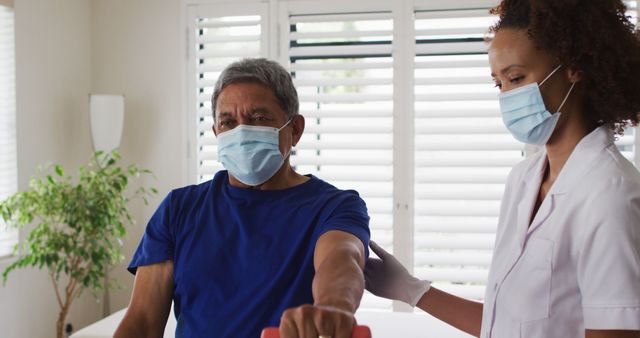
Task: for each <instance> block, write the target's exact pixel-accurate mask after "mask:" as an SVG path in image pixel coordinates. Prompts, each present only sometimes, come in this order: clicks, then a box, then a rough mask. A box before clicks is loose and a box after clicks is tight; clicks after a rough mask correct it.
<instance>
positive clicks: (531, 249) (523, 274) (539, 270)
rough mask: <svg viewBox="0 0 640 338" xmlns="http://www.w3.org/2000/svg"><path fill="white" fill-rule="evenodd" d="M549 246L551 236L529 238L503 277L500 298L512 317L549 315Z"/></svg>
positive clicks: (537, 318) (524, 317)
mask: <svg viewBox="0 0 640 338" xmlns="http://www.w3.org/2000/svg"><path fill="white" fill-rule="evenodd" d="M553 247H554V243H553V241H551V240H547V239H540V238H530V239H529V240H528V241H527V244H526V247H525V249H524V253H523V254H522V256H521V257H520V259H519V260H518V262H517V263H516V266H515V267H514V268H513V270H512V271H511V272H510V273H509V275H508V276H507V278H506V279H505V281H504V284H503V288H502V290H501V297H500V298H502V299H503V301H502V303H503V305H504V306H506V307H507V309H508V311H509V313H510V314H511V315H512V316H513V319H515V320H516V321H520V322H528V321H533V320H539V319H544V318H548V317H549V307H550V297H551V272H552V263H551V262H552V257H553Z"/></svg>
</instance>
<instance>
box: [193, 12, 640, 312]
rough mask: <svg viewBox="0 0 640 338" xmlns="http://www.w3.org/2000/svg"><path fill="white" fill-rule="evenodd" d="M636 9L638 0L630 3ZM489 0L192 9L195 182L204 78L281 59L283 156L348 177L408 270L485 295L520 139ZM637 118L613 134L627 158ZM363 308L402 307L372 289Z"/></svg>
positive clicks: (202, 150) (206, 159)
mask: <svg viewBox="0 0 640 338" xmlns="http://www.w3.org/2000/svg"><path fill="white" fill-rule="evenodd" d="M628 3H629V5H630V10H631V11H630V15H632V16H634V18H636V17H637V16H636V14H635V13H636V12H635V11H636V7H637V2H635V1H633V2H628ZM493 5H495V1H488V0H466V1H460V2H444V1H427V0H414V1H397V2H390V1H389V2H387V1H351V2H344V1H326V2H323V3H319V2H317V1H304V0H297V1H287V0H280V1H272V2H270V3H269V4H265V3H262V2H257V1H256V2H255V3H252V2H246V3H241V4H234V3H231V2H229V3H224V4H220V3H219V4H217V5H197V6H193V7H190V8H189V32H190V43H189V55H190V57H189V60H190V61H189V62H190V64H189V67H190V68H189V100H190V102H189V104H190V111H191V112H192V114H191V115H190V116H191V117H190V119H191V120H190V121H191V122H190V126H191V131H192V132H190V135H192V139H191V140H190V142H191V144H192V145H196V146H190V151H191V153H190V156H191V157H190V162H189V163H190V165H191V170H190V173H191V175H192V181H194V182H201V181H204V180H207V179H209V178H210V177H211V176H212V175H213V174H214V173H215V172H216V171H217V170H219V169H221V165H220V164H219V163H218V162H217V154H216V147H215V138H214V137H213V134H212V133H211V131H210V130H211V123H212V118H211V107H210V103H209V100H210V98H211V93H212V86H213V84H214V82H215V80H216V78H217V76H218V75H219V72H220V70H221V69H222V68H224V66H226V65H227V64H229V63H230V62H232V61H234V60H236V59H238V58H239V57H243V56H264V57H270V58H272V59H276V60H278V61H279V62H280V63H281V64H283V65H284V66H285V67H286V68H287V69H289V70H290V72H291V74H292V77H293V78H294V83H295V85H296V87H297V89H298V93H299V97H300V111H301V114H302V115H304V116H305V117H306V122H307V127H306V130H305V134H304V136H303V138H302V140H301V142H300V143H299V145H298V146H297V147H296V149H294V153H293V155H292V159H291V163H292V165H294V166H295V167H296V169H297V170H298V171H299V172H301V173H303V174H309V173H310V174H314V175H317V176H319V177H320V178H323V179H325V180H327V181H329V182H330V183H332V184H334V185H336V186H337V187H339V188H344V189H356V190H358V191H359V192H360V194H361V196H362V197H363V199H364V200H365V201H366V203H367V206H368V208H369V211H370V214H371V229H372V238H373V239H375V240H376V241H378V242H379V243H380V244H381V245H382V246H384V247H385V248H387V249H389V250H391V251H392V252H393V253H394V254H395V255H396V257H398V258H399V259H400V260H401V261H402V262H403V263H404V264H405V266H407V267H408V268H409V269H410V270H413V272H414V273H415V274H416V275H418V276H420V277H423V278H426V279H431V280H433V281H434V284H435V285H437V286H438V287H440V288H442V289H444V290H448V291H450V292H452V293H454V294H457V295H461V296H464V297H469V298H473V299H478V300H481V299H482V297H483V295H484V284H485V281H486V278H487V274H488V268H489V264H490V262H491V253H492V249H493V242H494V237H495V231H496V226H497V218H498V212H499V205H500V200H501V197H502V193H503V190H504V185H505V183H506V182H505V181H506V177H507V175H508V173H509V171H510V170H511V168H512V167H513V166H514V165H515V164H516V163H518V162H519V161H521V160H522V159H523V158H524V156H525V149H524V146H523V145H522V144H521V143H518V142H517V141H515V140H514V139H513V137H511V136H510V134H509V133H508V131H507V130H506V128H505V127H504V125H503V123H502V119H501V117H500V112H499V105H498V101H497V90H496V89H494V88H493V86H492V82H491V79H490V76H489V74H490V70H489V65H488V60H487V56H486V49H487V45H486V44H485V43H484V42H483V39H484V36H485V34H486V33H487V29H488V27H489V26H490V25H491V24H492V23H493V22H494V20H495V19H496V18H495V17H491V16H489V14H488V9H489V8H490V7H491V6H493ZM636 132H637V131H636V130H635V129H630V130H629V132H628V133H627V134H626V135H625V136H624V137H622V138H620V140H618V145H619V146H620V148H621V149H622V151H623V153H624V154H625V156H627V157H628V158H630V159H632V160H635V161H636V164H637V163H638V161H639V160H640V156H637V155H636V152H637V149H638V146H637V144H638V142H640V139H637V138H636V137H635V134H636ZM361 307H362V308H367V309H384V310H391V309H396V310H405V309H406V308H403V307H402V306H398V305H397V304H392V302H390V301H386V300H383V299H380V298H377V297H373V296H371V295H365V297H364V298H363V301H362V304H361Z"/></svg>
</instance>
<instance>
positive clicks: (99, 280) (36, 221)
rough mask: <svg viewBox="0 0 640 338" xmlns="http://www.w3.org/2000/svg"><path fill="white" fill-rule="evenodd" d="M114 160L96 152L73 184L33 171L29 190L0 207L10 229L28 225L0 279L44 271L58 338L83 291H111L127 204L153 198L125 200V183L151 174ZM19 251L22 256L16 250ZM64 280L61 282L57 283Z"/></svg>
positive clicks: (60, 173)
mask: <svg viewBox="0 0 640 338" xmlns="http://www.w3.org/2000/svg"><path fill="white" fill-rule="evenodd" d="M119 160H120V155H119V153H118V152H116V151H114V152H112V153H110V154H106V153H103V152H96V153H95V154H94V155H93V156H92V157H91V160H90V162H89V164H88V165H86V166H84V165H83V166H81V167H80V169H79V175H78V178H77V180H74V179H73V178H72V177H71V176H69V175H67V174H66V173H65V171H64V169H63V168H62V167H61V166H59V165H50V166H48V167H46V168H41V169H39V172H38V175H36V177H34V178H33V179H32V180H31V182H30V185H29V190H28V191H24V192H18V193H16V194H14V195H12V196H10V197H9V198H7V199H6V200H4V201H2V202H0V215H1V216H2V218H3V219H4V221H5V222H6V225H7V226H8V227H10V228H17V229H20V228H23V227H25V226H27V225H32V224H33V225H34V228H33V230H31V231H30V232H29V233H28V234H26V236H25V238H24V240H23V243H22V245H16V248H15V252H16V254H17V255H16V260H15V261H14V262H13V263H12V264H11V265H9V266H8V267H7V268H6V269H5V270H4V272H3V273H2V277H3V281H4V283H6V281H7V277H8V275H9V273H11V272H12V271H13V270H15V269H19V268H24V267H28V266H31V267H37V268H39V269H42V268H46V270H48V273H49V278H50V279H51V283H52V285H53V288H54V290H55V296H56V299H57V302H58V306H59V308H60V312H59V314H58V321H57V325H56V334H57V337H58V338H62V337H63V334H64V332H63V330H64V326H65V319H66V317H67V314H68V313H69V309H70V308H71V304H72V303H73V301H74V300H75V299H76V298H78V296H79V295H80V294H81V293H82V292H83V290H85V289H90V290H91V291H92V292H93V294H94V296H96V297H97V295H98V292H99V291H101V290H103V289H105V288H112V287H114V285H115V283H114V281H113V280H107V283H106V285H105V282H104V278H105V273H106V271H107V269H108V267H109V266H112V265H113V264H115V263H118V262H120V261H122V260H123V259H124V257H123V255H122V252H121V247H122V240H121V239H122V238H123V237H124V236H125V234H126V227H125V224H127V223H130V224H132V223H134V220H133V218H132V216H131V214H130V213H129V209H128V207H127V204H128V202H129V200H130V199H131V198H142V199H143V200H144V202H145V204H146V203H147V197H149V196H150V195H152V194H155V193H156V192H157V191H156V189H154V188H150V189H147V188H145V187H143V186H141V187H140V188H138V189H137V190H135V192H133V193H131V194H130V195H128V194H127V187H128V186H129V180H130V179H131V178H139V177H140V176H141V175H145V174H151V172H150V171H149V170H145V169H140V168H139V167H137V166H135V165H131V166H129V167H127V168H122V167H120V166H119V165H118V161H119ZM20 248H22V250H20ZM63 277H64V278H63Z"/></svg>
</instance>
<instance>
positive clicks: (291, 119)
mask: <svg viewBox="0 0 640 338" xmlns="http://www.w3.org/2000/svg"><path fill="white" fill-rule="evenodd" d="M291 121H293V117H292V118H290V119H289V121H287V123H285V124H284V125H283V126H282V127H280V128H278V131H280V130H282V129H284V127H286V126H287V125H289V123H291Z"/></svg>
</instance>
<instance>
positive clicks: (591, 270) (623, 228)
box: [480, 126, 640, 338]
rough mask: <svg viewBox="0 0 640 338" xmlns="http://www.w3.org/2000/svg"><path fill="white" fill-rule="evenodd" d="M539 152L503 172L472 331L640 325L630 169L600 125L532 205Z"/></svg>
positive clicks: (638, 191)
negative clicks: (476, 326) (479, 312)
mask: <svg viewBox="0 0 640 338" xmlns="http://www.w3.org/2000/svg"><path fill="white" fill-rule="evenodd" d="M546 166H547V156H546V153H545V152H540V153H539V154H537V155H534V156H532V157H531V158H529V159H527V160H525V161H523V162H522V163H520V164H518V165H517V166H516V167H515V168H514V169H513V170H512V172H511V174H510V175H509V178H508V181H507V185H506V191H505V195H504V198H503V200H502V206H501V210H500V221H499V224H498V231H497V236H496V244H495V250H494V253H493V261H492V264H491V270H490V273H489V279H488V283H487V290H486V294H485V303H484V309H483V317H482V331H481V336H480V337H482V338H485V337H486V338H489V337H493V338H518V337H526V338H537V337H540V338H542V337H544V338H555V337H558V338H572V337H584V334H585V333H584V332H585V329H621V330H622V329H626V330H640V173H638V171H637V169H636V168H635V167H634V166H633V165H632V164H631V163H630V162H629V161H627V160H626V159H625V158H624V157H623V156H622V154H620V152H619V151H618V148H617V147H616V146H615V145H614V144H613V133H612V132H611V130H610V128H609V127H608V126H602V127H599V128H598V129H596V130H594V131H593V132H592V133H590V134H589V135H587V136H585V137H584V138H583V139H582V140H581V141H580V143H579V144H578V145H577V146H576V148H575V150H574V151H573V153H572V154H571V156H570V157H569V159H568V160H567V162H566V164H565V165H564V167H563V169H562V171H561V172H560V175H559V176H558V178H557V180H556V181H555V183H554V184H553V186H552V187H551V189H550V191H549V193H548V194H547V196H546V197H545V199H544V201H543V202H542V204H541V206H540V208H539V210H538V212H537V214H536V215H535V217H534V219H533V221H532V222H531V223H530V221H531V216H532V212H533V208H534V205H535V203H536V199H537V197H538V192H539V189H540V184H541V182H542V176H543V174H544V171H545V168H546Z"/></svg>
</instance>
